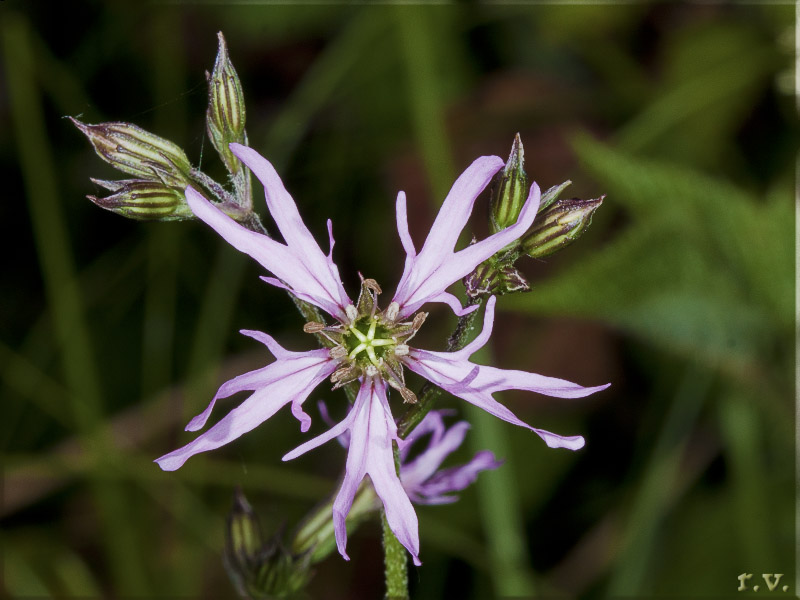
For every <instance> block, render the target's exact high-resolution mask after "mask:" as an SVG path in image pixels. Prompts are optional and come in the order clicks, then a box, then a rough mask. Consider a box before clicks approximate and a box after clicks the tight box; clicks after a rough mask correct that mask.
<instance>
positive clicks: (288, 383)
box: [155, 351, 337, 471]
mask: <svg viewBox="0 0 800 600" xmlns="http://www.w3.org/2000/svg"><path fill="white" fill-rule="evenodd" d="M295 354H298V355H303V354H307V355H306V356H300V357H297V358H294V359H281V360H278V361H276V362H274V363H272V364H270V365H268V366H267V367H266V368H265V369H263V370H261V373H260V374H261V375H262V376H263V377H264V379H263V383H261V384H258V385H257V386H255V387H256V391H255V393H253V394H252V395H251V396H250V397H249V398H247V399H246V400H245V401H244V402H242V403H241V404H240V405H239V406H238V407H236V408H234V409H233V410H231V411H230V412H229V413H228V414H227V415H226V416H225V417H223V418H222V419H221V420H220V421H219V422H218V423H217V424H216V425H214V426H213V427H211V429H209V430H208V431H207V432H205V433H204V434H202V435H200V436H198V437H197V438H195V439H194V440H193V441H191V442H189V443H188V444H186V445H185V446H183V447H182V448H179V449H177V450H174V451H173V452H170V453H169V454H166V455H165V456H162V457H161V458H159V459H156V461H155V462H157V463H158V465H159V466H160V467H161V468H162V469H163V470H165V471H174V470H176V469H178V468H180V467H181V466H182V465H183V463H185V462H186V461H187V460H188V459H189V458H190V457H192V456H194V455H195V454H199V453H200V452H206V451H208V450H214V449H215V448H219V447H220V446H224V445H225V444H227V443H229V442H232V441H233V440H235V439H236V438H238V437H239V436H241V435H242V434H244V433H247V432H248V431H251V430H253V429H255V428H256V427H257V426H258V425H260V424H261V423H263V422H264V421H266V420H267V419H269V418H270V417H271V416H272V415H274V414H275V413H276V412H278V410H279V409H280V408H281V407H282V406H284V405H285V404H288V403H290V402H291V403H292V412H293V413H294V415H295V417H297V418H298V419H299V420H300V421H301V429H302V430H303V431H305V430H307V429H308V425H309V424H310V419H309V418H308V415H306V414H305V413H303V412H302V409H301V408H300V407H301V405H302V403H303V402H304V401H305V399H306V398H307V397H308V395H309V394H310V393H311V390H313V389H314V388H315V387H316V386H317V385H318V384H319V383H320V382H322V380H324V379H325V378H326V377H328V376H329V375H330V374H331V373H333V371H335V370H336V366H337V363H336V361H333V360H331V359H330V358H328V357H325V356H320V353H319V352H317V351H313V352H309V353H300V352H298V353H295ZM287 360H288V361H290V362H291V364H290V365H287V364H285V362H286V361H287ZM270 367H273V369H272V371H269V372H268V371H267V370H268V369H270ZM278 373H282V376H280V377H278V376H277V374H278ZM248 375H250V374H248ZM223 387H224V386H223ZM249 387H254V386H253V385H252V383H248V384H247V386H246V387H242V389H248V388H249ZM218 395H219V394H218ZM215 401H216V397H215V398H214V400H212V401H211V404H210V405H209V406H208V408H206V410H205V411H203V413H201V414H200V415H198V416H197V417H195V418H194V419H193V420H192V422H191V423H190V426H191V427H192V428H193V430H194V429H199V428H200V427H202V426H203V425H205V421H206V419H207V418H208V415H209V414H210V413H211V410H212V408H213V406H214V403H215Z"/></svg>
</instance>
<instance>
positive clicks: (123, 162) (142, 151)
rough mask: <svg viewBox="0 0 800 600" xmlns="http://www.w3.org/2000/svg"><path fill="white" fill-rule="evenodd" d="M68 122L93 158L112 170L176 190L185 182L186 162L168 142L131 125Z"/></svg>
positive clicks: (187, 169)
mask: <svg viewBox="0 0 800 600" xmlns="http://www.w3.org/2000/svg"><path fill="white" fill-rule="evenodd" d="M70 120H71V121H72V123H73V124H74V125H75V127H77V128H78V129H80V130H81V132H82V133H83V134H84V135H85V136H86V137H87V138H88V139H89V142H91V144H92V146H93V147H94V150H95V152H97V155H98V156H99V157H100V158H102V159H103V160H105V161H106V162H107V163H109V164H110V165H111V166H113V167H114V168H116V169H119V170H120V171H123V172H125V173H130V174H131V175H136V176H137V177H141V178H143V179H146V180H148V181H160V182H161V183H163V184H164V185H167V186H171V187H176V188H180V189H183V188H185V187H186V185H187V184H188V183H189V179H188V176H189V173H190V171H191V170H192V166H191V165H190V164H189V159H188V158H187V157H186V153H185V152H184V151H183V150H181V148H180V147H179V146H177V145H176V144H173V143H172V142H170V141H169V140H166V139H164V138H162V137H159V136H157V135H154V134H152V133H150V132H149V131H145V130H144V129H142V128H141V127H137V126H136V125H133V124H132V123H121V122H111V123H98V124H97V125H87V124H85V123H81V122H80V121H78V120H77V119H73V118H71V117H70Z"/></svg>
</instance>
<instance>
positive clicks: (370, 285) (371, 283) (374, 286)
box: [361, 279, 383, 294]
mask: <svg viewBox="0 0 800 600" xmlns="http://www.w3.org/2000/svg"><path fill="white" fill-rule="evenodd" d="M361 285H362V286H364V287H365V288H367V289H369V290H372V291H373V292H375V293H376V294H381V293H383V290H381V286H379V285H378V282H377V281H375V280H374V279H365V280H363V281H362V282H361Z"/></svg>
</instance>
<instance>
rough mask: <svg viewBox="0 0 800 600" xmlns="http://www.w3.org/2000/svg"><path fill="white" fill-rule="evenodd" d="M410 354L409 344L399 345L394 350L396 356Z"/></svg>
mask: <svg viewBox="0 0 800 600" xmlns="http://www.w3.org/2000/svg"><path fill="white" fill-rule="evenodd" d="M407 354H408V344H397V346H395V348H394V355H395V356H406V355H407Z"/></svg>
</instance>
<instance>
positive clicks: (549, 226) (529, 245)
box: [521, 196, 605, 258]
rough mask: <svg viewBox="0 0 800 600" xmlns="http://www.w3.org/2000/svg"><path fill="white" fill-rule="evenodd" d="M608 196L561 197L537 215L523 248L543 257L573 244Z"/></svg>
mask: <svg viewBox="0 0 800 600" xmlns="http://www.w3.org/2000/svg"><path fill="white" fill-rule="evenodd" d="M604 198H605V196H600V197H599V198H595V199H593V200H579V199H578V198H572V199H570V200H557V201H556V202H555V203H554V204H553V205H552V206H550V207H549V208H547V209H546V210H545V211H543V212H542V213H541V214H540V215H539V216H538V217H537V219H536V221H535V222H534V224H533V227H531V229H530V230H529V231H528V233H526V234H525V237H523V238H522V240H521V249H522V251H523V252H524V253H525V254H527V255H528V256H530V257H532V258H541V257H543V256H548V255H550V254H553V253H554V252H556V251H557V250H560V249H561V248H563V247H565V246H567V245H569V244H571V243H572V242H574V241H575V240H576V239H578V238H579V237H580V236H581V235H582V234H583V232H584V231H586V229H587V228H588V227H589V225H590V224H591V222H592V215H593V214H594V211H596V210H597V209H598V207H599V206H600V205H601V204H602V203H603V199H604Z"/></svg>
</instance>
